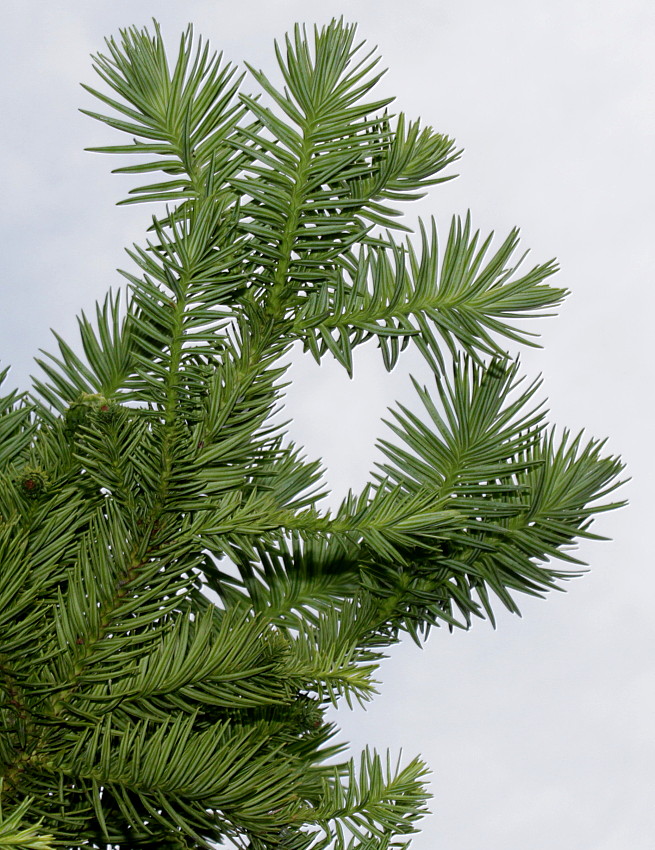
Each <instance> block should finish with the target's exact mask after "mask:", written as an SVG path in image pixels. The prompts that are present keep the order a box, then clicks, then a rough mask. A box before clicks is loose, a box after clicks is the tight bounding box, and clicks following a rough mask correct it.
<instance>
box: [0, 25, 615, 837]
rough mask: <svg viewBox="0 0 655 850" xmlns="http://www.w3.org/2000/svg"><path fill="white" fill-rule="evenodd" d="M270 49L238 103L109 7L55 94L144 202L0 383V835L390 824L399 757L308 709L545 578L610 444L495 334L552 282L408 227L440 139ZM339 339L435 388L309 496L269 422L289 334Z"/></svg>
mask: <svg viewBox="0 0 655 850" xmlns="http://www.w3.org/2000/svg"><path fill="white" fill-rule="evenodd" d="M276 55H277V62H278V66H279V75H280V79H281V82H280V83H279V84H276V83H274V82H272V81H271V79H269V77H267V76H266V75H265V74H264V73H263V72H262V71H258V70H256V69H254V68H250V67H249V66H248V71H249V77H248V80H249V82H248V83H247V85H256V87H257V91H256V93H255V94H248V93H245V91H244V90H243V89H242V84H243V80H242V78H241V77H240V76H239V75H238V74H237V72H236V70H235V69H234V68H233V67H231V66H230V65H227V64H223V63H222V60H221V58H220V57H219V56H216V55H214V54H212V53H211V52H210V51H209V48H208V46H207V44H206V43H204V42H201V41H197V42H194V39H193V36H192V32H191V30H190V29H189V30H188V31H187V32H186V33H185V35H184V36H183V37H182V40H181V43H180V46H179V50H178V52H177V54H176V55H174V56H172V57H171V58H169V57H167V55H166V52H165V49H164V44H163V41H162V38H161V35H160V32H159V29H158V27H157V26H156V25H155V27H154V30H153V31H152V32H148V31H147V30H137V29H129V30H126V31H124V32H122V33H121V37H120V39H119V40H118V41H114V40H113V39H112V40H109V41H108V42H107V53H106V54H105V55H102V54H100V55H98V56H97V57H96V60H95V70H96V71H97V72H98V74H99V75H100V77H101V78H102V81H103V84H104V85H103V86H102V87H101V88H100V90H95V89H92V88H89V87H85V88H87V89H88V91H89V92H91V94H92V95H94V96H95V97H96V98H97V99H98V100H99V101H100V102H101V104H102V107H101V108H102V109H104V110H106V111H103V112H101V113H95V112H89V113H88V114H90V115H92V116H93V117H94V118H97V119H99V120H100V121H103V122H105V124H107V125H109V127H111V128H114V129H115V130H118V131H121V132H123V133H125V134H126V139H125V141H124V143H122V144H120V143H117V144H113V145H111V146H108V147H103V148H96V150H99V151H102V152H106V153H115V154H121V155H126V154H136V155H137V156H136V158H135V160H130V164H128V165H123V166H122V167H121V168H119V169H117V170H118V171H122V172H123V173H128V174H132V175H134V177H135V180H137V181H141V182H138V185H136V186H135V188H134V189H133V190H132V191H131V193H130V195H129V198H128V199H127V200H126V201H124V202H123V203H135V202H142V201H154V202H160V203H159V206H158V207H157V209H158V210H161V212H160V214H159V215H158V217H156V218H155V219H154V220H153V223H152V227H151V229H150V231H149V234H148V238H147V241H146V242H145V244H143V245H142V246H140V247H138V246H135V247H134V248H133V249H132V250H130V251H129V252H128V253H129V254H130V257H131V259H132V261H133V265H132V271H130V272H123V274H124V276H125V277H126V278H127V282H128V286H127V288H126V290H125V292H124V293H120V292H117V293H110V294H108V295H107V297H106V299H105V300H104V302H103V303H102V304H99V305H98V308H97V313H96V315H95V317H93V318H92V319H89V318H87V317H86V316H85V315H82V316H81V317H80V319H79V328H80V334H81V342H80V344H79V345H75V346H71V345H69V344H67V343H66V342H65V341H64V340H62V339H60V338H57V342H58V351H57V353H56V354H55V355H52V356H51V355H48V356H46V358H45V359H43V360H42V361H39V362H40V366H41V368H42V374H41V378H40V379H38V380H35V382H34V386H33V390H32V392H31V394H30V395H29V396H26V397H22V396H20V395H19V394H17V393H10V394H9V395H7V396H5V397H4V398H2V400H1V401H0V476H1V478H0V551H1V560H0V565H1V566H0V623H1V629H2V632H1V634H2V644H1V646H0V695H1V699H2V703H1V707H0V712H1V724H2V725H1V732H0V760H1V761H2V775H3V780H2V781H3V785H2V791H1V793H2V812H1V814H0V844H1V845H2V846H3V847H5V846H10V845H11V846H17V847H30V848H47V847H51V846H55V845H57V846H64V847H69V848H77V847H81V846H94V847H101V848H107V847H109V846H112V845H118V846H120V848H121V850H125V849H126V848H136V847H141V848H145V847H151V848H155V847H156V848H173V847H177V848H183V847H206V846H211V845H212V843H215V844H218V845H221V846H233V845H237V846H239V847H243V848H253V850H272V848H289V850H291V849H292V848H293V850H302V848H308V847H313V848H324V847H331V848H339V850H341V848H350V850H355V848H358V849H359V850H373V849H374V848H375V850H384V848H389V847H392V846H394V847H396V846H400V845H402V844H403V843H405V841H406V839H404V838H403V836H407V835H408V834H410V833H412V832H414V831H415V829H416V824H417V820H418V819H419V817H420V816H421V814H422V813H423V812H424V811H425V802H426V798H427V796H428V795H427V793H426V791H425V787H424V776H425V773H426V768H425V766H424V765H423V763H422V762H421V761H420V760H418V759H415V760H414V761H411V762H409V763H401V764H397V763H396V762H395V760H393V759H391V758H389V757H380V756H379V755H377V754H375V753H373V752H369V751H366V752H364V753H363V754H362V756H361V757H360V758H356V759H353V760H348V759H345V760H344V759H340V758H337V756H338V754H339V752H340V751H341V749H342V748H341V747H340V746H337V745H336V744H335V743H334V733H335V729H334V726H333V724H331V723H329V722H327V721H326V719H325V709H326V707H327V706H329V705H330V704H333V705H336V704H338V703H340V702H341V701H343V700H345V701H346V702H347V703H349V704H350V703H353V701H365V700H368V699H369V698H370V697H371V695H372V694H373V693H374V678H373V677H374V676H375V674H376V670H377V668H378V665H379V662H380V660H381V658H382V657H383V652H384V649H385V647H387V646H389V645H390V644H392V643H393V642H395V641H397V640H398V639H399V638H400V637H401V636H402V635H403V634H405V633H407V634H409V635H410V636H411V637H413V638H414V639H415V640H416V641H417V642H419V643H420V642H421V641H422V640H424V639H425V637H426V635H427V634H428V632H429V631H430V629H431V628H432V627H434V626H439V625H442V624H444V625H446V626H448V627H450V628H459V627H464V628H466V627H468V626H469V625H470V623H471V621H472V620H473V618H475V617H487V618H490V619H492V620H493V613H492V603H493V600H494V599H495V600H497V601H500V603H502V604H504V605H505V606H507V607H508V608H509V609H510V610H512V611H516V610H517V608H516V602H515V599H514V596H515V594H516V592H521V593H529V594H540V593H543V592H544V591H547V590H549V589H550V588H552V587H553V586H555V584H556V583H557V581H558V580H559V579H561V578H563V577H564V576H566V575H570V574H571V573H570V572H566V571H562V570H561V569H560V568H559V567H557V566H555V565H554V559H563V560H564V561H569V562H571V563H572V564H574V565H575V564H576V563H577V562H576V561H575V560H574V558H573V557H572V555H571V554H570V549H571V544H573V543H574V541H575V540H576V538H579V537H585V536H587V537H588V536H591V534H590V532H589V525H590V522H591V516H592V514H593V513H594V512H595V511H598V510H604V509H607V508H608V507H611V505H608V504H606V503H605V504H602V503H601V505H600V506H599V503H598V500H599V499H602V498H603V497H604V496H605V495H606V494H607V493H609V492H610V491H611V490H612V489H613V488H614V486H616V476H617V473H618V471H619V469H620V464H619V463H618V462H617V461H616V460H615V459H611V458H607V457H604V456H603V455H602V446H601V445H600V444H599V443H597V442H595V441H590V442H589V441H585V440H584V439H583V438H582V437H580V436H579V437H572V436H571V435H569V434H567V433H566V432H564V433H563V435H562V436H559V437H558V436H556V435H555V434H554V432H553V431H552V430H550V429H549V428H547V426H546V423H545V419H544V411H543V407H542V406H540V405H539V404H538V403H536V401H535V392H536V390H537V384H534V383H533V384H531V385H529V386H526V385H525V384H524V383H522V381H521V379H520V378H519V376H518V371H517V364H516V362H515V361H514V360H513V359H512V358H511V357H510V356H509V355H508V354H507V353H506V352H505V347H504V346H505V345H507V341H508V340H510V341H512V343H517V342H521V343H528V344H531V337H530V335H529V334H528V333H527V332H526V331H524V330H523V329H521V327H520V326H519V324H518V323H517V322H520V321H521V320H523V319H526V318H529V317H532V316H539V315H544V314H545V313H548V312H550V311H551V310H552V308H554V307H555V306H556V305H558V304H559V303H560V302H561V300H562V299H563V297H564V296H565V294H566V293H565V292H564V291H563V290H562V289H558V288H554V287H553V286H551V285H550V283H549V282H548V281H549V279H550V277H551V275H552V274H553V272H555V270H556V267H555V265H554V263H553V262H547V263H545V264H542V265H536V266H534V267H532V268H529V269H528V270H524V271H519V270H518V263H519V259H518V258H517V257H516V249H517V242H518V236H517V233H516V232H512V233H510V234H509V236H508V237H507V238H506V239H505V241H503V242H502V243H500V244H496V245H495V246H494V247H492V245H491V238H484V239H483V238H481V237H480V235H479V234H478V233H477V232H475V231H474V228H473V226H472V224H471V221H470V220H469V218H467V219H466V220H464V221H462V220H459V219H456V220H454V221H453V223H452V225H451V227H450V232H449V234H448V236H447V239H445V240H444V244H443V245H441V244H440V243H438V240H437V231H436V226H435V224H434V222H429V223H427V224H422V225H421V227H420V233H419V234H418V238H414V239H412V238H411V237H410V238H407V240H406V237H405V235H404V233H403V231H406V230H407V228H406V227H404V226H403V225H402V224H401V223H400V221H399V215H400V213H399V210H398V206H399V205H400V204H401V202H404V201H409V200H412V199H413V198H417V197H420V196H421V195H422V194H424V192H425V190H426V189H427V187H429V186H431V185H433V184H436V183H439V182H440V181H442V180H444V179H448V175H447V174H445V175H444V174H443V172H444V169H447V167H448V166H449V165H450V164H451V163H452V162H453V161H454V160H456V159H457V157H458V155H459V152H458V151H457V150H456V148H455V146H454V143H453V141H452V140H451V139H449V138H447V137H446V136H443V135H441V134H439V133H437V132H435V131H433V130H432V129H430V128H429V127H421V126H420V125H419V123H418V122H413V121H410V120H408V119H407V118H405V117H404V116H403V115H402V114H392V113H391V112H390V111H389V110H388V107H389V104H390V101H389V100H388V99H376V98H375V97H374V96H373V90H374V88H375V84H376V82H377V81H378V79H379V77H380V76H381V72H380V70H379V65H378V59H377V58H376V57H375V55H374V54H373V53H369V52H367V50H366V49H364V48H363V46H362V45H360V44H358V43H357V42H356V40H355V29H354V27H352V26H348V25H345V24H344V23H343V22H341V21H333V22H332V23H331V24H330V25H329V26H326V27H324V28H322V29H316V30H314V31H313V32H311V33H309V35H308V34H307V33H306V31H305V30H304V29H303V28H298V27H297V28H296V29H295V30H294V31H293V33H292V35H291V36H290V37H287V38H286V40H285V41H284V42H283V43H282V44H280V45H278V46H276ZM246 91H247V89H246ZM123 161H125V160H123ZM133 163H135V164H133ZM150 172H160V175H159V176H157V177H154V178H153V177H151V176H149V175H150ZM162 202H163V203H162ZM394 233H395V234H396V235H393V234H394ZM399 233H400V235H398V234H399ZM366 343H368V344H372V345H377V346H378V347H379V349H380V352H381V356H382V357H383V359H384V363H385V365H386V367H387V368H388V369H392V368H393V367H394V366H395V365H396V363H397V362H398V359H399V356H400V355H401V352H402V351H403V350H404V349H405V348H406V347H407V346H416V348H417V350H418V351H419V352H420V353H421V354H422V355H423V356H424V357H425V358H426V360H427V361H428V363H429V365H430V367H431V369H432V371H433V372H434V377H435V387H434V389H432V390H430V391H429V390H428V389H426V388H423V387H421V386H418V385H417V386H416V389H417V405H416V410H409V409H405V408H398V409H397V410H395V411H394V412H393V417H392V419H391V420H390V422H389V423H388V426H389V427H388V429H387V433H388V434H389V436H388V437H387V439H384V440H382V441H381V442H380V449H381V453H382V458H383V459H382V460H381V462H380V464H379V465H378V468H377V472H376V473H375V474H374V475H373V476H372V480H371V483H370V484H369V485H368V486H367V487H366V488H365V489H364V491H363V492H362V493H359V494H355V493H353V494H350V495H349V496H348V497H347V498H346V499H345V500H344V501H343V503H342V504H341V506H340V507H339V508H338V509H336V510H333V511H327V510H324V509H322V508H321V503H320V496H321V475H322V473H321V468H320V463H319V462H318V461H314V460H309V461H308V460H306V459H305V458H304V456H303V454H302V450H300V449H299V448H297V447H296V446H294V445H293V444H292V443H291V442H290V441H289V439H288V438H287V437H286V435H285V432H284V428H282V427H280V426H279V425H277V424H275V423H277V422H278V421H279V418H277V419H275V418H273V417H274V414H275V412H276V410H277V409H278V407H279V405H280V403H281V399H282V397H283V387H284V375H285V370H286V366H287V364H288V363H289V355H290V353H291V351H292V349H293V350H294V351H301V350H304V351H305V352H308V353H309V354H310V355H312V356H314V357H315V358H316V359H317V360H319V361H320V360H322V359H323V358H325V357H333V358H336V359H337V360H338V361H339V363H341V364H342V365H343V367H344V368H345V369H346V370H347V371H348V372H349V373H350V372H351V371H352V366H353V350H354V349H355V347H356V346H358V345H363V344H366ZM417 411H418V412H417ZM564 566H566V565H564ZM574 569H575V567H574ZM210 600H213V601H210ZM53 842H55V844H53ZM398 842H400V845H399V843H398Z"/></svg>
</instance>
